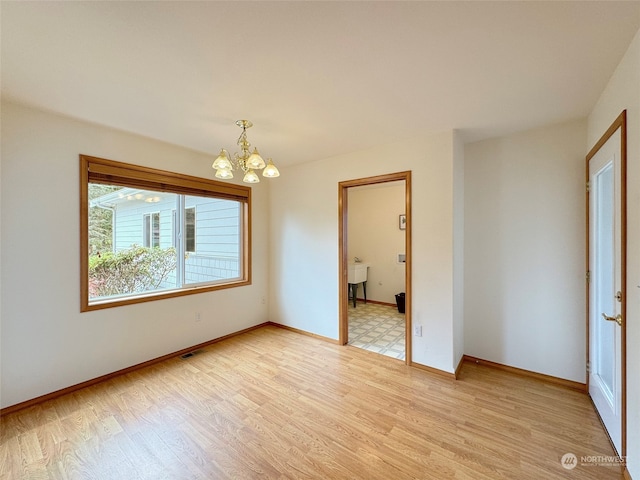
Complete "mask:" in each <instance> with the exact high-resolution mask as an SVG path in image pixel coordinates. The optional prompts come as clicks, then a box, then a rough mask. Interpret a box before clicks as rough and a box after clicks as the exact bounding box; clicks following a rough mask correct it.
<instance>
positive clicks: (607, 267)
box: [593, 163, 616, 402]
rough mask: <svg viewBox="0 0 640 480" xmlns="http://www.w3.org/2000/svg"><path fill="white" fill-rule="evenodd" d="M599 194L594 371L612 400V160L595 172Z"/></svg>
mask: <svg viewBox="0 0 640 480" xmlns="http://www.w3.org/2000/svg"><path fill="white" fill-rule="evenodd" d="M594 190H595V191H594V194H595V195H596V205H595V212H594V213H595V222H596V229H595V232H596V233H595V234H596V242H595V245H596V249H595V265H594V266H595V269H594V270H595V271H594V273H595V277H596V278H594V279H593V280H594V281H595V312H594V313H595V315H597V318H596V319H595V321H596V329H595V333H596V335H597V337H598V338H597V341H596V343H595V345H596V348H597V351H596V352H595V354H596V355H595V365H593V367H594V369H595V374H596V375H597V376H598V377H599V378H600V381H601V382H602V387H604V388H603V389H604V391H605V393H606V394H607V396H608V398H609V400H610V401H611V402H613V397H614V392H615V364H614V359H615V356H614V353H615V351H614V350H615V327H616V324H615V323H614V322H607V321H605V320H604V319H603V318H602V316H601V313H606V314H607V315H613V316H615V312H616V305H615V300H614V295H615V292H614V290H615V231H614V227H615V225H614V213H615V212H614V209H615V198H614V193H615V188H614V170H613V164H611V163H609V164H608V165H607V166H606V167H604V168H603V169H602V170H600V172H598V173H597V174H596V175H595V185H594Z"/></svg>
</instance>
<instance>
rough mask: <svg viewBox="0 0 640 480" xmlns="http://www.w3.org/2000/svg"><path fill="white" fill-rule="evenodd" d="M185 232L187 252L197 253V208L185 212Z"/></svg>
mask: <svg viewBox="0 0 640 480" xmlns="http://www.w3.org/2000/svg"><path fill="white" fill-rule="evenodd" d="M184 214H185V220H184V232H185V235H186V237H185V250H186V251H187V252H192V253H195V251H196V207H191V208H187V209H185V211H184Z"/></svg>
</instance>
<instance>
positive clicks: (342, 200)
mask: <svg viewBox="0 0 640 480" xmlns="http://www.w3.org/2000/svg"><path fill="white" fill-rule="evenodd" d="M392 182H402V183H403V184H404V192H403V193H404V204H403V207H404V211H399V212H398V215H397V219H396V220H395V221H396V222H397V226H396V227H395V228H398V229H402V230H403V231H404V252H398V253H397V255H398V256H397V261H399V262H402V263H403V267H404V314H403V317H404V325H403V327H404V361H405V363H406V364H411V336H410V332H411V223H412V222H411V172H410V171H407V172H398V173H392V174H387V175H379V176H375V177H368V178H361V179H356V180H349V181H345V182H340V183H339V184H338V210H339V213H338V218H339V241H338V248H339V272H340V278H339V282H338V283H339V291H340V293H339V305H340V319H339V342H340V344H341V345H346V344H347V343H349V309H350V306H349V305H350V302H349V300H350V299H349V295H350V293H351V294H352V298H351V301H352V302H353V300H354V298H356V299H357V298H362V297H365V291H364V287H365V285H366V284H362V287H363V288H362V290H360V294H359V291H358V284H356V285H355V287H356V288H355V289H354V288H353V287H354V285H353V284H350V283H349V281H348V278H349V271H348V269H349V266H350V265H349V264H350V263H353V262H351V260H352V259H350V258H349V243H348V218H349V217H348V212H349V190H350V189H357V188H360V187H365V186H375V185H383V184H390V183H392ZM401 215H403V216H402V217H401ZM401 222H402V223H401ZM401 254H403V255H404V258H402V257H400V255H401ZM364 260H365V262H364V263H365V265H366V259H364ZM356 265H357V264H356ZM352 268H353V265H352ZM365 268H366V267H365ZM352 274H353V272H352ZM359 280H360V279H359ZM370 290H371V287H370ZM368 303H369V302H367V304H368ZM382 303H384V302H382ZM373 305H375V303H374V304H373ZM351 308H352V309H353V307H351ZM357 308H360V307H356V309H357ZM387 308H389V306H388V305H387ZM395 308H396V307H395V305H394V306H393V309H395ZM361 312H362V310H361Z"/></svg>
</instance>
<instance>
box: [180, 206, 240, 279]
mask: <svg viewBox="0 0 640 480" xmlns="http://www.w3.org/2000/svg"><path fill="white" fill-rule="evenodd" d="M185 198H186V200H185V205H186V209H185V210H186V213H187V215H186V219H187V222H186V239H187V240H186V242H187V249H189V248H191V247H192V248H193V250H188V251H189V252H190V253H188V254H187V257H186V260H185V283H187V284H193V283H202V282H219V281H221V280H228V279H237V278H240V276H241V272H242V265H241V258H242V251H241V245H242V237H241V234H240V231H241V230H240V229H241V225H242V218H241V212H242V203H241V202H238V201H235V200H224V199H217V198H210V197H197V196H186V197H185ZM190 211H192V212H193V214H190V213H189V212H190ZM196 212H197V215H196ZM190 215H192V219H193V221H192V222H190V220H189V219H190ZM190 223H191V225H192V228H193V230H192V232H190V230H189V229H190ZM196 247H197V248H196Z"/></svg>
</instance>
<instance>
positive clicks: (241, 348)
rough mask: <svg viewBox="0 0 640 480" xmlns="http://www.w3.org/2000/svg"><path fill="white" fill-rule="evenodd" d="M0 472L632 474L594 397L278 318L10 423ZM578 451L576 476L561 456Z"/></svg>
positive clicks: (97, 475) (71, 479)
mask: <svg viewBox="0 0 640 480" xmlns="http://www.w3.org/2000/svg"><path fill="white" fill-rule="evenodd" d="M0 422H1V424H0V427H1V428H0V430H1V431H0V480H5V479H11V480H18V479H20V480H35V479H40V478H43V479H49V480H75V479H83V480H85V479H108V480H114V479H127V480H137V479H141V480H142V479H144V480H147V479H148V480H159V479H160V480H162V479H167V480H176V479H178V480H182V479H185V480H187V479H188V480H193V479H212V478H215V479H216V480H218V479H220V480H224V479H233V480H236V479H248V480H253V479H261V480H262V479H278V480H280V479H329V478H330V479H334V478H335V479H367V480H378V479H380V480H382V479H385V480H386V479H390V478H393V479H394V480H402V479H426V480H442V479H462V480H498V479H505V480H506V479H509V480H511V479H514V478H518V479H525V480H526V479H531V480H534V479H535V480H538V479H541V478H544V479H549V480H556V479H557V480H560V479H566V478H569V477H570V476H571V477H572V478H580V479H581V480H609V479H616V480H618V479H622V474H621V471H620V468H619V467H612V466H598V465H587V464H581V463H580V459H581V457H583V456H585V457H586V456H596V455H604V456H612V455H613V450H612V448H611V445H610V443H609V441H608V439H607V437H606V435H605V433H604V431H603V429H602V426H601V425H600V422H599V420H598V417H597V415H596V413H595V411H594V409H593V406H592V404H591V402H590V400H589V398H588V396H587V395H586V394H584V393H581V392H578V391H575V390H571V389H568V388H566V387H563V386H560V385H554V384H549V383H545V382H543V381H541V380H538V379H534V378H525V377H521V376H518V375H516V374H513V373H510V372H504V371H500V370H497V369H492V368H490V367H487V366H481V365H476V364H474V363H465V364H464V366H463V368H462V371H461V372H460V377H459V380H457V381H455V380H452V379H449V378H446V377H442V376H438V375H433V374H431V373H429V372H426V371H422V370H418V369H414V368H411V367H407V366H406V365H404V363H403V362H399V361H395V360H393V359H391V358H389V357H384V356H381V355H376V354H373V353H371V352H366V351H363V350H360V349H357V348H354V347H342V346H337V345H335V344H332V343H329V342H324V341H322V340H320V339H317V338H313V337H309V336H305V335H300V334H298V333H295V332H292V331H289V330H284V329H279V328H276V327H273V326H268V327H263V328H260V329H257V330H253V331H250V332H247V333H244V334H242V335H239V336H236V337H232V338H229V339H227V340H224V341H222V342H219V343H216V344H214V345H211V346H209V347H207V348H205V349H203V350H202V351H200V352H198V353H197V354H196V355H194V356H192V357H190V358H188V359H181V358H173V359H169V360H166V361H164V362H162V363H160V364H156V365H153V366H150V367H148V368H145V369H142V370H139V371H135V372H131V373H129V374H126V375H123V376H121V377H117V378H113V379H111V380H108V381H106V382H103V383H100V384H97V385H93V386H91V387H88V388H86V389H83V390H81V391H78V392H74V393H71V394H69V395H66V396H64V397H60V398H58V399H54V400H50V401H48V402H45V403H42V404H40V405H35V406H32V407H30V408H27V409H25V410H22V411H19V412H15V413H13V414H9V415H6V416H5V417H3V418H2V419H0ZM565 453H574V454H575V455H576V456H577V457H578V466H577V467H576V468H575V469H574V470H573V471H571V472H568V471H567V470H565V469H564V468H563V466H562V465H561V462H560V459H561V458H562V456H563V455H564V454H565Z"/></svg>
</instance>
